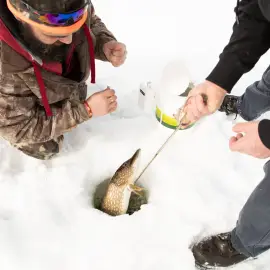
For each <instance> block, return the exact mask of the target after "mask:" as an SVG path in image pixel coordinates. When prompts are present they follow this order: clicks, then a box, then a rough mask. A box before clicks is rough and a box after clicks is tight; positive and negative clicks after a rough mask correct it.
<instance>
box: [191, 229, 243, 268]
mask: <svg viewBox="0 0 270 270" xmlns="http://www.w3.org/2000/svg"><path fill="white" fill-rule="evenodd" d="M192 253H193V256H194V258H195V264H196V267H197V268H199V269H213V268H215V267H228V266H232V265H234V264H237V263H239V262H242V261H244V260H246V259H247V258H248V257H246V256H245V255H243V254H241V253H239V252H238V251H236V250H235V249H234V248H233V246H232V243H231V234H230V233H221V234H218V235H214V236H212V237H210V238H206V239H204V240H202V241H201V242H199V243H197V244H196V245H194V246H193V247H192Z"/></svg>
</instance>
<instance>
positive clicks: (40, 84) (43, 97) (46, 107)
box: [32, 61, 52, 116]
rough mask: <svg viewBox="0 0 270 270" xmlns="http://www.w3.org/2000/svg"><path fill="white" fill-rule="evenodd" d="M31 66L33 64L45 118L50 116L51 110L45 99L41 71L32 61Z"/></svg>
mask: <svg viewBox="0 0 270 270" xmlns="http://www.w3.org/2000/svg"><path fill="white" fill-rule="evenodd" d="M32 64H33V67H34V71H35V74H36V78H37V82H38V85H39V88H40V93H41V97H42V102H43V106H44V108H45V111H46V114H47V116H52V112H51V108H50V105H49V102H48V99H47V95H46V88H45V85H44V82H43V80H42V75H41V71H40V69H39V67H38V65H37V63H36V62H34V61H33V62H32Z"/></svg>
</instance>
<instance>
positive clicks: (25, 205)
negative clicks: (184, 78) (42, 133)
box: [0, 0, 270, 270]
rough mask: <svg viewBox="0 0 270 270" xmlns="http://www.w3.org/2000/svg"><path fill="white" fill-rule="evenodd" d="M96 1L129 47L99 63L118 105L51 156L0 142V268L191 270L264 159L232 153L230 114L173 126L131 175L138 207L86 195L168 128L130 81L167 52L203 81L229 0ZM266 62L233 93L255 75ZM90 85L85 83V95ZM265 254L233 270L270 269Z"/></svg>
mask: <svg viewBox="0 0 270 270" xmlns="http://www.w3.org/2000/svg"><path fill="white" fill-rule="evenodd" d="M95 2H96V3H95ZM95 2H94V4H95V7H96V11H97V13H98V14H99V15H100V16H101V17H102V18H103V20H104V21H105V23H106V24H107V25H108V27H109V28H110V29H111V30H112V31H113V32H114V33H115V34H116V36H117V38H118V39H119V41H122V42H125V43H126V44H127V47H128V50H129V55H128V61H127V62H126V64H125V66H123V67H121V68H117V69H115V68H113V67H111V66H110V65H109V64H104V63H98V65H97V74H98V82H99V86H101V85H106V84H108V85H110V86H111V87H113V88H114V89H115V90H116V92H117V95H118V98H119V109H118V111H117V112H116V113H114V114H113V115H111V116H107V117H104V118H102V119H95V120H92V121H90V122H89V123H85V124H83V125H81V126H80V127H79V128H77V129H76V130H75V131H73V132H72V133H70V134H68V135H67V136H66V140H65V148H64V152H63V153H62V155H61V156H60V157H59V158H57V159H55V160H53V161H51V162H42V161H38V160H33V159H32V158H30V157H27V156H25V155H23V154H21V153H19V152H17V151H16V150H15V149H13V148H11V147H9V145H8V144H7V143H6V142H4V141H1V145H0V146H1V153H0V154H1V164H0V269H3V270H24V269H25V270H26V269H27V270H31V269H35V270H37V269H38V270H59V269H63V270H74V269H76V270H89V269H91V270H103V269H104V270H107V269H118V270H124V269H130V270H153V269H154V270H164V269H170V270H180V269H181V270H182V269H185V270H189V269H194V262H193V257H192V254H191V252H190V250H189V245H190V244H191V243H192V241H194V239H197V238H200V237H203V236H204V235H208V234H212V233H216V232H221V231H227V230H230V229H232V228H233V227H234V225H235V222H236V220H237V217H238V213H239V211H240V210H241V208H242V206H243V204H244V203H245V201H246V200H247V198H248V196H249V195H250V193H251V192H252V190H253V189H254V188H255V186H256V185H257V184H258V183H259V181H260V180H261V179H262V177H263V171H262V166H263V164H264V163H265V162H266V161H265V160H263V161H261V160H256V159H254V158H251V157H248V156H244V155H240V154H237V153H232V152H230V150H229V148H228V140H229V137H230V136H231V135H232V134H233V133H232V132H231V128H232V126H233V124H234V122H233V121H232V120H231V119H229V118H226V117H225V116H224V115H222V114H220V113H217V114H215V115H213V116H211V117H208V118H207V119H204V120H203V121H201V122H200V123H198V124H197V125H196V126H195V127H194V128H192V129H190V130H186V131H179V133H178V134H177V135H176V137H175V138H174V139H173V140H172V141H171V142H170V144H169V145H168V146H167V147H166V148H165V149H164V151H163V152H162V154H161V156H159V157H158V158H157V159H156V160H155V162H154V163H153V164H152V166H151V167H150V168H149V170H148V171H147V173H146V174H145V175H144V177H143V178H142V179H141V181H140V184H142V185H143V186H144V187H146V188H147V189H148V190H149V194H150V196H149V204H148V205H146V206H144V207H143V208H142V210H141V211H139V212H137V213H136V214H134V215H132V216H121V217H116V218H112V217H110V216H107V215H105V214H103V213H101V212H100V211H98V210H95V209H94V208H93V205H92V203H91V200H92V196H93V192H94V190H95V187H96V186H97V185H98V184H99V183H100V182H102V181H103V180H104V179H106V178H108V177H110V176H111V175H112V174H113V173H114V172H115V170H116V169H117V167H118V166H119V165H120V164H121V163H122V162H123V161H125V160H126V159H128V158H129V157H130V156H131V155H132V154H133V152H134V151H135V150H136V149H137V148H141V149H142V159H141V167H143V165H145V164H146V163H147V162H148V161H149V160H150V158H151V157H152V155H153V154H154V153H155V152H156V150H157V149H158V148H159V147H160V145H161V144H162V143H163V142H164V140H165V139H166V138H167V136H169V135H170V134H171V130H168V129H166V128H164V127H161V126H159V125H158V123H157V121H155V119H153V118H151V117H148V116H146V115H143V114H142V112H140V110H139V109H138V108H137V91H138V86H139V84H140V82H142V81H145V80H152V79H156V78H157V77H158V76H159V73H160V71H161V70H162V69H163V67H164V65H165V64H166V63H167V62H169V61H170V60H172V59H174V58H175V57H176V58H179V57H180V58H183V59H185V60H186V61H187V63H188V66H189V68H190V70H191V72H192V76H193V79H194V80H195V81H197V82H199V81H200V80H203V79H204V78H205V76H206V75H207V74H208V73H209V72H210V71H211V68H212V67H213V66H214V65H215V63H216V61H217V58H218V54H219V53H220V52H221V50H222V48H223V46H224V45H225V44H226V43H227V41H228V38H229V36H230V34H231V27H232V23H233V21H234V13H233V7H234V5H235V4H236V0H235V1H234V0H229V1H228V0H227V1H214V0H206V1H201V0H193V1H183V0H180V1H179V0H168V1H166V2H165V3H164V2H163V1H154V0H148V1H143V0H138V1H124V0H118V1H109V0H99V1H95ZM164 4H166V6H164ZM268 59H269V58H268ZM268 59H267V57H264V58H263V59H262V60H261V61H260V62H259V64H258V65H257V66H256V68H255V69H254V70H253V71H252V72H250V73H249V75H246V76H244V77H243V78H242V79H241V81H239V83H238V84H237V85H236V87H235V89H234V93H238V94H239V93H242V92H243V91H244V89H245V87H246V86H247V85H248V84H249V83H252V82H253V81H254V80H258V79H260V77H261V73H262V72H263V70H264V69H265V68H266V67H267V65H268V62H267V61H268ZM96 90H97V88H96V86H91V88H90V89H89V93H90V92H91V91H96ZM238 121H241V119H239V120H238ZM214 139H215V140H214ZM268 256H269V254H268V253H267V254H265V255H263V256H262V257H261V258H260V260H257V261H256V263H251V264H243V265H239V266H238V267H236V268H235V269H236V270H238V269H239V270H240V269H241V270H249V269H260V270H263V269H268V268H269V267H268V265H269V262H270V260H269V259H267V257H268Z"/></svg>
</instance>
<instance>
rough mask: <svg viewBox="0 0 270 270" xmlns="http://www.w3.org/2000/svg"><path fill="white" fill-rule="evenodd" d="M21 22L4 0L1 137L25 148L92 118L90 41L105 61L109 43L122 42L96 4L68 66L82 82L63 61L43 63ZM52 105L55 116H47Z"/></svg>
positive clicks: (0, 8)
mask: <svg viewBox="0 0 270 270" xmlns="http://www.w3.org/2000/svg"><path fill="white" fill-rule="evenodd" d="M15 24H16V20H15V18H14V17H13V15H12V14H11V13H10V12H9V10H8V9H7V6H6V1H5V0H0V136H1V137H2V138H4V139H6V140H8V141H9V142H10V143H12V144H14V145H17V146H23V145H27V144H35V143H42V142H46V141H49V140H51V139H55V138H57V137H59V136H60V135H62V134H64V133H65V132H68V131H70V130H71V129H72V128H74V127H76V126H77V125H78V124H81V123H83V122H84V121H87V120H88V119H89V116H88V113H87V110H86V109H85V106H84V105H83V101H84V100H85V98H86V94H87V85H86V81H87V79H88V77H89V75H90V73H93V74H91V75H93V76H94V72H95V70H93V67H92V69H91V72H90V67H91V63H92V65H93V61H94V59H91V48H90V47H91V46H90V44H89V38H90V39H91V40H90V41H92V44H93V47H92V50H93V54H94V58H95V59H99V60H102V61H107V59H106V57H105V55H104V53H103V45H104V44H105V43H106V42H108V41H110V40H116V39H115V37H114V36H113V34H112V33H111V32H110V31H109V30H108V29H107V28H106V26H105V24H104V23H103V22H102V21H101V19H100V18H99V17H98V16H97V15H95V12H94V9H93V6H92V7H91V9H89V16H88V19H87V22H86V24H85V25H84V28H81V29H80V30H79V31H78V32H77V33H76V34H75V35H74V38H73V40H74V41H73V44H72V46H70V47H71V49H70V52H69V53H68V57H67V62H66V66H68V67H69V70H72V69H73V71H75V70H76V71H77V72H76V73H77V75H76V78H70V76H65V74H63V71H62V65H61V64H60V63H43V62H42V60H41V59H37V57H36V56H34V55H33V54H32V53H31V52H30V51H29V50H28V49H27V47H26V46H25V44H24V41H23V40H22V39H21V38H20V36H19V35H18V33H17V32H16V29H17V28H16V26H15ZM86 28H87V29H86ZM87 31H88V32H87ZM36 69H37V70H36ZM67 72H68V71H67ZM39 76H40V78H39V79H40V81H38V77H39ZM93 76H92V77H93ZM93 79H94V78H93ZM42 85H43V88H44V95H45V97H44V96H43V95H42V91H41V88H42ZM46 101H47V105H48V106H49V108H50V111H51V113H52V116H51V117H48V116H47V115H46V110H45V109H46V108H45V106H44V104H46Z"/></svg>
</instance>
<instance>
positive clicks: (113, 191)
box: [101, 149, 144, 216]
mask: <svg viewBox="0 0 270 270" xmlns="http://www.w3.org/2000/svg"><path fill="white" fill-rule="evenodd" d="M140 154H141V149H138V150H137V151H136V152H135V153H134V154H133V156H132V157H131V158H130V159H128V160H127V161H125V162H124V163H123V164H122V165H121V166H120V167H119V168H118V169H117V171H116V172H115V173H114V175H113V177H112V178H111V179H110V181H109V185H108V188H107V190H106V193H105V196H104V198H103V200H102V203H101V210H102V211H103V212H105V213H107V214H109V215H111V216H118V215H124V214H126V213H127V210H128V206H129V201H130V196H131V193H132V192H134V193H136V194H137V195H139V196H143V194H142V191H143V190H144V189H143V188H141V187H138V186H136V185H135V184H134V182H135V181H136V178H135V174H136V172H137V168H138V163H139V157H140Z"/></svg>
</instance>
